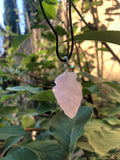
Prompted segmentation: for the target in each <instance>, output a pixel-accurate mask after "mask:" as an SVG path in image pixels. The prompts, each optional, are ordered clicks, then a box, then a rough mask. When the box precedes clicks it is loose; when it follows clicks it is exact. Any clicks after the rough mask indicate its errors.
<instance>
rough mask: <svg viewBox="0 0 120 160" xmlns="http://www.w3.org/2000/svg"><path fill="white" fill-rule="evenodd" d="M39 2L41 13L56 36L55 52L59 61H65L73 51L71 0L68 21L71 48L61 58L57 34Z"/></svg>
mask: <svg viewBox="0 0 120 160" xmlns="http://www.w3.org/2000/svg"><path fill="white" fill-rule="evenodd" d="M39 3H40V7H41V10H42V13H43V15H44V17H45V19H46V21H47V23H48V24H49V26H50V28H51V29H52V31H53V33H54V35H55V37H56V54H57V57H58V59H59V60H60V61H62V62H67V59H68V60H69V59H70V58H71V56H72V52H73V47H74V36H73V28H72V17H71V0H69V21H70V30H71V40H72V43H71V50H70V53H69V55H68V57H67V58H66V57H65V58H64V59H63V58H61V57H60V55H59V52H58V35H57V32H56V31H55V29H54V27H53V26H52V24H51V23H50V21H49V20H48V18H47V16H46V14H45V11H44V8H43V5H42V0H39Z"/></svg>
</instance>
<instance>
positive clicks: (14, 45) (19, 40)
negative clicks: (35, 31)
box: [11, 33, 32, 53]
mask: <svg viewBox="0 0 120 160" xmlns="http://www.w3.org/2000/svg"><path fill="white" fill-rule="evenodd" d="M31 35H32V34H31V33H28V34H26V35H19V36H15V38H14V39H13V41H12V43H11V52H12V53H14V52H15V51H17V50H18V49H19V47H20V46H21V44H22V43H23V42H24V41H25V40H27V39H28V38H29V37H30V36H31Z"/></svg>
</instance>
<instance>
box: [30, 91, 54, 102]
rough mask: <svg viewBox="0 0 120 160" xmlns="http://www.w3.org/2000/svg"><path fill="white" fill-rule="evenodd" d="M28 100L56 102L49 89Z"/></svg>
mask: <svg viewBox="0 0 120 160" xmlns="http://www.w3.org/2000/svg"><path fill="white" fill-rule="evenodd" d="M30 100H36V101H52V102H56V99H55V96H54V94H53V92H52V90H51V89H49V90H46V91H41V92H40V93H38V94H36V95H34V96H32V97H31V98H30Z"/></svg>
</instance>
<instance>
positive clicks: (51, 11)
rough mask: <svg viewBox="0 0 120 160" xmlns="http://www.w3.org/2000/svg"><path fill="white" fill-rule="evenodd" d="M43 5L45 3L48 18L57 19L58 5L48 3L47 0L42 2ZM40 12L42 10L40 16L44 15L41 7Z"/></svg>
mask: <svg viewBox="0 0 120 160" xmlns="http://www.w3.org/2000/svg"><path fill="white" fill-rule="evenodd" d="M42 5H43V8H44V11H45V14H46V16H47V18H48V19H56V7H57V6H56V5H53V4H48V3H46V2H45V1H44V2H42ZM39 12H40V16H42V17H44V16H43V13H42V11H41V8H39ZM42 17H41V18H42Z"/></svg>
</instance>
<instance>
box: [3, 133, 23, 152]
mask: <svg viewBox="0 0 120 160" xmlns="http://www.w3.org/2000/svg"><path fill="white" fill-rule="evenodd" d="M21 139H22V137H19V136H17V137H15V136H11V137H9V138H7V139H6V141H5V144H4V149H5V150H8V149H9V148H10V147H12V146H13V145H14V144H16V143H17V142H19V141H20V140H21Z"/></svg>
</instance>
